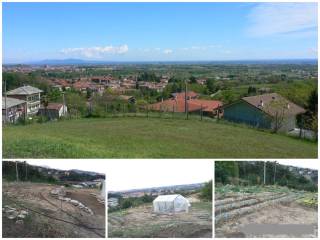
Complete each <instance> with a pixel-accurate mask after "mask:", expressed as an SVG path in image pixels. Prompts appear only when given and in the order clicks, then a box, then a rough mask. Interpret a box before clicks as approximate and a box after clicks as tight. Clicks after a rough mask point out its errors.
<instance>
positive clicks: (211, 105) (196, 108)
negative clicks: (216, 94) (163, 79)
mask: <svg viewBox="0 0 320 240" xmlns="http://www.w3.org/2000/svg"><path fill="white" fill-rule="evenodd" d="M172 96H173V97H172V98H170V99H167V100H164V101H161V102H157V103H154V104H151V105H149V110H152V111H162V112H180V113H183V112H185V111H186V103H187V109H188V112H190V113H192V112H200V111H202V113H203V114H204V115H206V116H211V117H213V116H216V115H217V114H218V110H219V108H220V107H221V106H222V102H221V101H216V100H202V99H198V96H199V95H198V94H197V93H195V92H192V91H189V92H187V101H185V93H173V94H172Z"/></svg>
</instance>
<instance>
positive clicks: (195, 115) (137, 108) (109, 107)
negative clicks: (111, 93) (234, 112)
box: [69, 103, 217, 121]
mask: <svg viewBox="0 0 320 240" xmlns="http://www.w3.org/2000/svg"><path fill="white" fill-rule="evenodd" d="M80 115H82V116H86V117H144V118H164V119H191V120H200V121H202V120H204V121H216V120H217V117H214V116H213V114H212V116H208V115H207V113H205V112H203V111H202V110H199V111H193V112H187V113H186V112H178V111H176V109H175V108H172V109H171V110H170V109H168V108H161V109H160V110H159V109H155V108H153V107H151V106H148V105H135V104H123V103H121V104H114V103H111V104H104V105H101V104H89V106H88V109H87V111H86V112H83V113H82V114H79V111H77V110H76V109H72V108H71V109H70V108H69V118H74V117H76V118H77V117H79V116H80Z"/></svg>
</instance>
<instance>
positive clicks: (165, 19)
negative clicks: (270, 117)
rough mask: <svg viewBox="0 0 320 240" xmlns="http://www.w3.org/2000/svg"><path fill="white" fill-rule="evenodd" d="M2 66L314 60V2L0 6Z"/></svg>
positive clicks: (31, 4)
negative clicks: (67, 62)
mask: <svg viewBox="0 0 320 240" xmlns="http://www.w3.org/2000/svg"><path fill="white" fill-rule="evenodd" d="M2 9H3V13H2V14H3V59H2V60H3V62H4V63H21V62H30V61H39V60H44V59H68V58H77V59H78V58H79V59H87V60H103V61H188V60H191V61H200V60H254V59H302V58H317V51H318V50H317V31H318V30H317V17H318V16H317V15H318V13H317V9H318V8H317V4H316V3H3V8H2Z"/></svg>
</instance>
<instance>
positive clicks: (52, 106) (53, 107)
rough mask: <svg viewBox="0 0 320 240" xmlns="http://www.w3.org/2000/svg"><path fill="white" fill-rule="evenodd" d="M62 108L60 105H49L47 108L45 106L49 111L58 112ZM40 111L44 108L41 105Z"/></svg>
mask: <svg viewBox="0 0 320 240" xmlns="http://www.w3.org/2000/svg"><path fill="white" fill-rule="evenodd" d="M62 107H63V104H62V103H49V104H48V106H47V109H49V110H58V111H59V110H60V109H61V108H62ZM40 109H45V107H44V106H43V105H42V106H41V107H40Z"/></svg>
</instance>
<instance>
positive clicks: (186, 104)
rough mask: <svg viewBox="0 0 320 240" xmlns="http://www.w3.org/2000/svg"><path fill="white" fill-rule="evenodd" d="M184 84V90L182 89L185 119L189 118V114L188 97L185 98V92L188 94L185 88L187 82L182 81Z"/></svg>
mask: <svg viewBox="0 0 320 240" xmlns="http://www.w3.org/2000/svg"><path fill="white" fill-rule="evenodd" d="M184 84H185V89H184V110H185V113H186V119H188V118H189V113H188V97H187V92H188V87H187V80H185V81H184Z"/></svg>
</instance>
